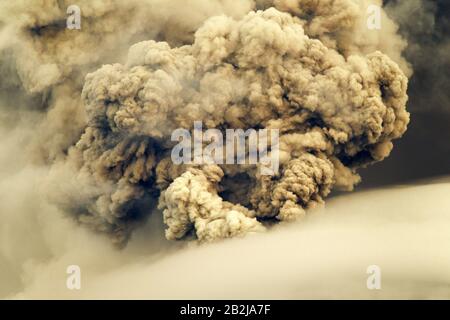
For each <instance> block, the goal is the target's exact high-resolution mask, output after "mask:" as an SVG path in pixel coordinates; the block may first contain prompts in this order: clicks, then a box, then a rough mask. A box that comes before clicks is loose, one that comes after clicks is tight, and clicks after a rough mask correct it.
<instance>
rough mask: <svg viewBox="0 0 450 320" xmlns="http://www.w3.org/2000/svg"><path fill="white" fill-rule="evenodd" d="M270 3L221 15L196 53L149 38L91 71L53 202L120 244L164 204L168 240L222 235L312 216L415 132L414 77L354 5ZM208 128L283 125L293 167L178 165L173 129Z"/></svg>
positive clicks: (284, 158) (199, 39) (284, 154)
mask: <svg viewBox="0 0 450 320" xmlns="http://www.w3.org/2000/svg"><path fill="white" fill-rule="evenodd" d="M271 5H273V6H274V7H270V6H271ZM257 8H262V9H265V10H259V11H251V12H250V13H248V14H247V15H246V16H244V17H243V18H241V19H233V18H231V17H229V16H218V17H213V18H211V19H209V20H207V21H206V22H205V23H204V24H203V26H202V27H200V28H199V29H198V30H197V31H196V33H195V36H194V40H193V43H192V44H190V45H185V46H178V47H175V46H170V45H169V44H168V43H167V42H157V41H153V40H151V41H144V42H140V43H137V44H135V45H133V46H132V47H131V48H130V50H129V53H128V58H127V61H126V63H125V64H124V65H122V64H113V65H105V66H103V67H102V68H100V69H99V70H97V71H95V72H93V73H90V74H89V75H88V76H87V77H86V80H85V83H84V87H83V92H82V99H83V103H84V106H85V110H86V118H87V126H86V127H85V129H84V133H83V134H82V136H81V138H80V139H79V141H78V142H77V143H76V144H75V145H74V146H73V147H72V148H70V149H69V151H68V156H67V157H66V158H65V159H64V160H63V161H58V162H57V163H55V164H54V165H53V169H52V174H51V177H52V178H51V179H50V182H49V185H50V186H54V187H55V190H57V191H54V192H52V196H53V198H54V199H53V200H54V201H56V202H57V203H58V204H59V205H60V207H61V208H63V209H64V210H65V211H67V212H70V213H71V214H73V215H74V216H76V217H77V219H78V220H79V221H80V222H82V223H85V224H88V225H90V226H91V227H92V228H94V229H95V230H99V231H103V232H107V233H109V234H111V235H112V236H113V239H114V241H115V242H117V243H123V242H124V241H125V240H126V239H127V237H128V236H129V235H130V232H131V231H132V230H133V228H134V226H136V224H137V223H139V222H140V221H141V219H142V218H143V217H145V216H147V215H148V214H149V213H150V212H151V211H152V209H153V208H154V207H156V206H157V205H158V206H159V208H160V209H162V210H163V214H164V221H165V223H166V225H167V230H166V237H167V238H168V239H181V238H184V237H186V236H190V235H194V236H195V237H196V238H198V239H199V240H200V241H212V240H215V239H219V238H226V237H233V236H236V235H241V234H245V233H248V232H254V231H260V230H263V229H264V224H266V222H267V221H284V220H293V219H297V218H299V217H302V216H304V215H305V209H308V208H311V207H314V206H315V205H317V204H319V203H322V202H323V198H324V197H326V196H327V195H328V194H329V193H330V191H331V190H332V188H333V187H338V188H341V189H344V190H352V188H353V186H354V185H355V184H356V183H357V182H359V180H360V178H359V176H358V174H357V173H356V169H357V168H359V167H362V166H365V165H368V164H371V163H373V162H376V161H381V160H383V159H384V158H385V157H386V156H388V155H389V153H390V151H391V149H392V140H393V139H396V138H399V137H401V136H402V134H403V133H404V132H405V131H406V127H407V124H408V122H409V114H408V113H407V112H406V109H405V105H406V102H407V94H406V90H407V77H406V76H405V74H404V72H403V71H402V70H401V68H400V67H399V65H398V64H397V63H396V62H394V61H393V60H391V58H389V57H388V56H387V55H385V54H383V53H381V52H380V51H377V50H376V48H379V46H377V45H376V44H372V46H370V45H368V44H367V43H361V39H362V38H361V37H360V36H358V35H360V34H361V30H360V29H359V28H361V21H362V16H361V11H360V10H359V7H358V6H357V5H356V4H355V3H354V2H353V1H280V0H279V1H274V2H273V4H272V3H268V2H267V1H266V2H264V1H261V2H258V3H257ZM266 8H267V9H266ZM280 10H282V11H280ZM283 11H285V12H283ZM311 17H312V18H311ZM388 26H391V24H388ZM353 36H354V37H353ZM352 39H355V40H352ZM394 42H395V41H394ZM395 43H396V44H401V41H400V40H398V41H397V42H395ZM372 47H373V49H374V50H373V51H372V50H370V49H372ZM387 51H389V50H388V49H387ZM392 58H394V59H396V60H397V61H398V62H399V63H400V64H401V65H402V67H403V69H404V70H405V71H408V69H407V64H406V63H405V62H404V61H403V60H402V59H401V58H400V55H399V54H398V55H397V56H395V55H393V56H392ZM194 121H202V122H203V123H204V126H205V127H206V128H217V129H220V130H222V131H224V130H226V129H229V128H236V129H238V128H239V129H244V130H245V129H249V128H266V129H279V130H280V172H279V173H278V174H277V175H275V176H273V177H270V176H261V175H259V173H258V170H257V168H256V167H255V166H231V167H230V166H225V165H207V166H206V165H205V166H201V165H197V166H191V165H186V166H184V165H183V166H176V165H174V164H173V163H172V161H171V158H170V151H171V148H172V147H173V142H171V139H170V137H171V133H172V131H173V130H175V129H177V128H187V129H192V128H193V123H194Z"/></svg>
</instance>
